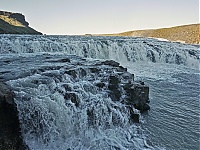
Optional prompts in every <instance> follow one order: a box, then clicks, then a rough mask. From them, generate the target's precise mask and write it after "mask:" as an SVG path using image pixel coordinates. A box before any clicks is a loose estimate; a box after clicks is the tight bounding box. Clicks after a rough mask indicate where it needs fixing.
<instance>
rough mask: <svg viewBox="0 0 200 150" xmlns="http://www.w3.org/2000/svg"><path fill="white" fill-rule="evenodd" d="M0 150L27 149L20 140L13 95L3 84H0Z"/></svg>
mask: <svg viewBox="0 0 200 150" xmlns="http://www.w3.org/2000/svg"><path fill="white" fill-rule="evenodd" d="M0 149H1V150H9V149H10V150H11V149H12V150H25V149H28V147H27V146H26V145H25V144H24V142H23V140H22V135H21V129H20V124H19V120H18V111H17V108H16V104H15V102H14V93H13V92H12V91H11V90H10V89H9V88H8V86H7V85H6V84H5V83H3V82H0Z"/></svg>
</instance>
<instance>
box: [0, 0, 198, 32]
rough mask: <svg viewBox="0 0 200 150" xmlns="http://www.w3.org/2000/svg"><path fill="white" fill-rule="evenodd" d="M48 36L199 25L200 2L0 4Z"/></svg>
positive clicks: (7, 0)
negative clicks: (23, 17) (24, 18)
mask: <svg viewBox="0 0 200 150" xmlns="http://www.w3.org/2000/svg"><path fill="white" fill-rule="evenodd" d="M0 2H1V4H0V10H4V11H12V12H19V13H22V14H24V15H25V16H26V20H27V21H28V22H29V23H30V26H31V27H33V28H34V29H36V30H38V31H41V32H42V33H45V34H64V35H79V34H86V33H92V34H95V33H96V34H98V33H118V32H125V31H130V30H139V29H153V28H162V27H171V26H177V25H184V24H192V23H199V0H0Z"/></svg>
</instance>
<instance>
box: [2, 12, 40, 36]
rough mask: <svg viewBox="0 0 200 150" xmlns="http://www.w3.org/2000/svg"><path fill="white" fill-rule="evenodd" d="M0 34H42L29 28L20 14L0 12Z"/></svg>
mask: <svg viewBox="0 0 200 150" xmlns="http://www.w3.org/2000/svg"><path fill="white" fill-rule="evenodd" d="M0 34H42V33H40V32H38V31H36V30H34V29H33V28H31V27H29V23H28V22H26V20H25V16H24V15H22V14H20V13H12V12H7V11H0Z"/></svg>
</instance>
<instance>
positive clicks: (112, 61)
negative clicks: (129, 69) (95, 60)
mask: <svg viewBox="0 0 200 150" xmlns="http://www.w3.org/2000/svg"><path fill="white" fill-rule="evenodd" d="M102 65H109V66H113V67H119V63H118V62H116V61H114V60H106V61H104V62H102Z"/></svg>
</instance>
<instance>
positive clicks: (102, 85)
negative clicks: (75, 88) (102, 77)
mask: <svg viewBox="0 0 200 150" xmlns="http://www.w3.org/2000/svg"><path fill="white" fill-rule="evenodd" d="M95 86H97V87H99V88H103V87H105V83H103V82H98V83H95Z"/></svg>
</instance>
